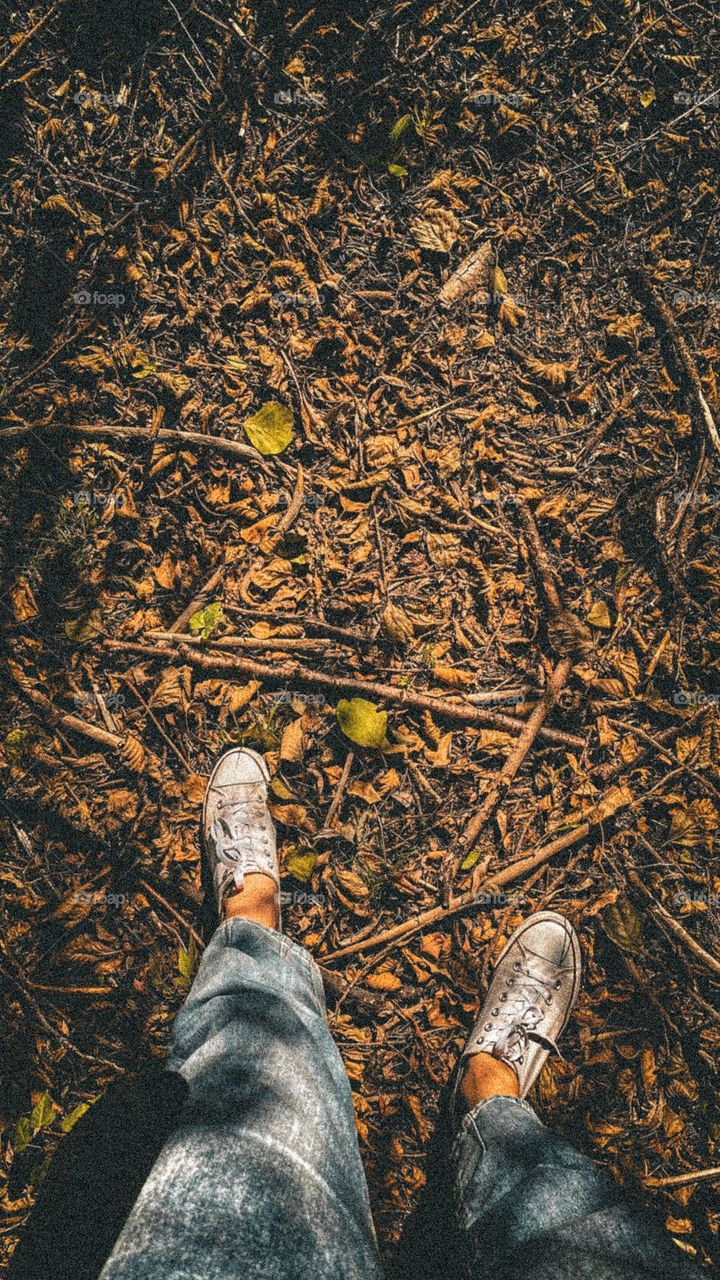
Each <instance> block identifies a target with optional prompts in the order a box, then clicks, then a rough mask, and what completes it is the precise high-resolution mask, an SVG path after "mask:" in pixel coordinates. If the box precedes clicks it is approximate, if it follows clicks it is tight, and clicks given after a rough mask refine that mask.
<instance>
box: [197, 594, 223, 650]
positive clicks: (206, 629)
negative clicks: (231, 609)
mask: <svg viewBox="0 0 720 1280" xmlns="http://www.w3.org/2000/svg"><path fill="white" fill-rule="evenodd" d="M224 621H225V619H224V616H223V607H222V601H220V600H213V602H212V604H206V605H205V608H204V609H198V611H197V613H194V614H193V615H192V617H191V619H190V623H189V626H190V630H191V631H192V632H194V633H197V634H198V635H199V636H200V639H201V640H207V639H208V637H209V636H211V635H212V633H213V631H215V630H216V629H217V628H218V627H219V626H220V623H221V622H224Z"/></svg>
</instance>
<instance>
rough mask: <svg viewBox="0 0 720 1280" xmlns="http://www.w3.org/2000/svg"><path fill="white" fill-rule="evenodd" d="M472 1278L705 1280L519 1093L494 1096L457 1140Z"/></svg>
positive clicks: (460, 1208) (462, 1224) (459, 1197)
mask: <svg viewBox="0 0 720 1280" xmlns="http://www.w3.org/2000/svg"><path fill="white" fill-rule="evenodd" d="M452 1160H453V1165H454V1171H455V1205H456V1213H457V1219H458V1226H459V1228H460V1231H461V1234H462V1237H463V1244H464V1253H465V1257H466V1265H467V1270H468V1274H469V1276H471V1277H472V1280H484V1277H486V1276H493V1277H495V1278H496V1280H500V1278H501V1277H502V1280H650V1277H652V1278H653V1280H659V1278H660V1277H673V1280H675V1278H676V1280H698V1277H699V1274H700V1273H699V1270H698V1269H697V1268H696V1267H695V1266H694V1265H693V1264H692V1263H691V1262H689V1260H688V1259H687V1258H686V1256H685V1255H684V1254H683V1253H682V1252H681V1250H680V1249H679V1248H677V1246H676V1245H674V1244H673V1242H672V1240H671V1238H670V1236H669V1235H668V1234H667V1232H666V1231H665V1230H664V1228H663V1227H662V1225H661V1224H660V1223H659V1222H657V1221H656V1219H655V1218H654V1216H652V1215H650V1214H649V1213H647V1212H646V1211H645V1210H644V1209H643V1208H642V1206H640V1205H639V1204H636V1203H634V1201H633V1199H632V1197H631V1196H630V1195H629V1194H628V1193H627V1192H626V1191H624V1190H623V1189H622V1188H620V1187H619V1186H617V1185H616V1184H615V1183H614V1182H612V1181H610V1179H608V1178H606V1177H605V1176H604V1175H603V1174H602V1173H600V1171H599V1170H598V1169H596V1167H595V1165H594V1164H593V1162H592V1160H590V1159H588V1157H587V1156H584V1155H581V1154H580V1152H579V1151H576V1150H575V1149H574V1148H573V1147H571V1146H570V1145H569V1144H568V1143H567V1142H565V1141H563V1140H562V1139H561V1138H557V1137H555V1136H554V1135H553V1134H552V1133H551V1132H550V1130H549V1129H546V1128H545V1126H544V1125H543V1124H542V1123H541V1121H540V1120H539V1119H538V1117H537V1116H536V1115H535V1112H534V1111H533V1110H532V1107H530V1106H529V1104H528V1103H526V1102H523V1101H521V1100H520V1099H517V1098H488V1099H487V1100H486V1101H485V1102H481V1103H479V1104H478V1105H477V1106H476V1107H475V1108H474V1109H473V1110H472V1111H471V1112H469V1113H468V1114H467V1115H466V1116H465V1117H464V1119H463V1122H462V1124H461V1126H460V1129H459V1130H458V1134H457V1137H456V1139H455V1143H454V1146H453V1152H452Z"/></svg>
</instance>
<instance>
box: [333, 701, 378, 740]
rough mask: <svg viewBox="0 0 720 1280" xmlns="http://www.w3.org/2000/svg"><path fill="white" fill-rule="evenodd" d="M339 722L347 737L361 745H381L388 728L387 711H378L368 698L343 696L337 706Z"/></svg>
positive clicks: (336, 713)
mask: <svg viewBox="0 0 720 1280" xmlns="http://www.w3.org/2000/svg"><path fill="white" fill-rule="evenodd" d="M335 715H336V716H337V722H338V724H339V725H340V728H341V729H342V731H343V733H344V734H345V737H346V738H349V739H350V741H351V742H356V743H357V744H358V746H360V747H381V746H382V745H383V743H384V741H385V731H386V729H387V715H388V713H387V711H378V709H377V707H376V706H375V704H374V702H368V700H367V698H351V699H350V700H349V701H348V700H347V699H346V698H341V699H340V701H339V702H338V704H337V707H336V708H335Z"/></svg>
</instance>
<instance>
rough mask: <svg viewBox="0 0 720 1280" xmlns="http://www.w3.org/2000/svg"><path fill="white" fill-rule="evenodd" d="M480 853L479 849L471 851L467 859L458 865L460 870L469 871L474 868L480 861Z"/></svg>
mask: <svg viewBox="0 0 720 1280" xmlns="http://www.w3.org/2000/svg"><path fill="white" fill-rule="evenodd" d="M480 852H481V851H480V849H471V850H470V852H469V854H468V855H467V857H466V858H464V859H463V861H462V862H461V863H460V870H461V871H469V870H470V868H471V867H474V866H475V863H476V862H479V861H480Z"/></svg>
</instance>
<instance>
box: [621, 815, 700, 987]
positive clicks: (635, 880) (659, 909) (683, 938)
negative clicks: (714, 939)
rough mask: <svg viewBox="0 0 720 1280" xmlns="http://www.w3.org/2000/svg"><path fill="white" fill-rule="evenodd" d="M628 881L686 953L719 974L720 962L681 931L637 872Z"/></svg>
mask: <svg viewBox="0 0 720 1280" xmlns="http://www.w3.org/2000/svg"><path fill="white" fill-rule="evenodd" d="M637 837H638V839H639V840H640V841H641V843H642V844H643V845H644V846H645V848H646V849H648V850H649V852H650V853H652V854H653V856H654V857H657V853H656V852H655V850H654V849H653V847H652V845H651V844H650V843H649V841H647V840H646V839H645V838H644V836H643V835H642V834H641V833H640V832H638V833H637ZM628 879H629V880H630V882H631V884H634V885H635V888H636V889H639V890H640V892H641V893H642V894H644V896H645V897H646V898H649V899H650V902H651V904H652V905H651V907H650V914H651V915H656V916H658V917H659V919H660V920H662V922H663V924H664V925H665V926H666V927H667V928H668V929H669V930H670V932H671V933H673V934H674V935H675V937H676V938H677V939H678V940H679V941H680V942H682V943H684V945H685V946H686V947H687V949H688V951H691V952H692V954H693V955H694V956H695V958H696V960H700V961H701V963H702V964H704V965H705V966H706V968H708V969H710V970H711V972H712V973H717V974H720V960H716V959H715V957H714V956H711V955H710V952H709V951H706V950H705V948H704V947H701V946H700V943H699V942H696V941H695V939H694V938H693V936H692V934H690V933H688V931H687V929H683V926H682V925H681V924H680V923H679V922H678V921H677V920H676V919H675V918H674V916H671V914H670V912H669V911H667V910H666V908H665V907H664V906H663V905H662V903H660V902H657V901H656V900H655V898H654V897H653V895H652V893H651V892H650V890H649V889H648V887H647V885H645V884H643V882H642V879H641V878H640V876H639V875H638V874H637V872H636V871H628Z"/></svg>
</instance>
